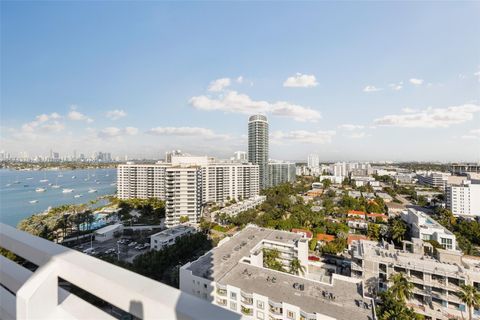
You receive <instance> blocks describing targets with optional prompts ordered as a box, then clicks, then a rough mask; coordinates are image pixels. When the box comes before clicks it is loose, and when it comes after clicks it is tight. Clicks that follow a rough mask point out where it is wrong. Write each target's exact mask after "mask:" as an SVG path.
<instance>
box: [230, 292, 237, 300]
mask: <svg viewBox="0 0 480 320" xmlns="http://www.w3.org/2000/svg"><path fill="white" fill-rule="evenodd" d="M230 298H232V299H233V300H237V293H236V292H230Z"/></svg>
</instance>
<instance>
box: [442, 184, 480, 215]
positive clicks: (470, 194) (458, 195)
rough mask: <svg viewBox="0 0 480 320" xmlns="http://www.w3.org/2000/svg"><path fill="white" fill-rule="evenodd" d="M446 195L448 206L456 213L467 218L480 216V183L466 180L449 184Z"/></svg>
mask: <svg viewBox="0 0 480 320" xmlns="http://www.w3.org/2000/svg"><path fill="white" fill-rule="evenodd" d="M445 195H446V197H445V198H446V204H447V208H448V209H449V210H451V211H452V213H453V214H454V215H456V216H461V217H466V218H475V217H479V216H480V184H472V183H470V182H465V183H462V184H459V185H448V186H447V188H446V190H445Z"/></svg>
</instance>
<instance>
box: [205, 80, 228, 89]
mask: <svg viewBox="0 0 480 320" xmlns="http://www.w3.org/2000/svg"><path fill="white" fill-rule="evenodd" d="M230 84H231V80H230V78H221V79H217V80H214V81H212V82H210V85H209V86H208V91H210V92H220V91H223V90H224V89H225V88H227V87H229V86H230Z"/></svg>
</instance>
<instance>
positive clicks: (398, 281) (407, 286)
mask: <svg viewBox="0 0 480 320" xmlns="http://www.w3.org/2000/svg"><path fill="white" fill-rule="evenodd" d="M390 282H392V286H391V291H392V294H393V296H394V297H395V298H396V299H397V300H400V301H403V302H406V301H407V300H408V299H410V297H411V296H412V294H413V287H414V286H413V283H411V282H410V281H409V280H408V278H407V277H406V276H405V274H403V273H401V272H399V273H395V274H393V275H392V276H390Z"/></svg>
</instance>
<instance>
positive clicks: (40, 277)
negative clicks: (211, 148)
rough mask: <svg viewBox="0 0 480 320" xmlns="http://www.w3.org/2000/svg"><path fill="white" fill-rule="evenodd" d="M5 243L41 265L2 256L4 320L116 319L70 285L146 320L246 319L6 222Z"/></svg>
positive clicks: (1, 237) (1, 232) (0, 229)
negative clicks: (68, 286)
mask: <svg viewBox="0 0 480 320" xmlns="http://www.w3.org/2000/svg"><path fill="white" fill-rule="evenodd" d="M0 243H1V246H2V248H4V249H7V250H9V251H11V252H13V253H14V254H16V255H17V256H19V257H21V258H23V259H26V260H28V261H29V262H31V263H32V264H34V265H36V266H38V268H36V269H35V271H31V270H29V269H27V268H25V267H24V266H22V265H20V264H17V263H16V262H14V261H12V260H10V259H7V258H6V257H4V256H0V265H1V268H0V315H1V318H2V319H115V317H113V316H112V314H110V313H108V312H107V310H111V308H106V309H104V310H102V309H100V308H97V307H96V306H94V305H92V304H90V303H89V302H87V301H85V300H83V299H81V298H80V297H79V296H77V295H75V294H73V293H70V292H69V291H68V290H66V289H64V288H62V287H60V286H59V282H62V283H65V282H68V283H70V284H72V285H74V286H77V287H79V288H81V289H82V290H83V291H85V292H87V293H88V294H90V295H93V296H95V297H97V298H99V299H102V300H103V301H104V302H105V303H106V304H107V305H110V306H111V307H112V308H118V309H120V310H122V311H124V312H126V313H127V314H130V315H132V316H134V317H136V318H140V319H159V318H162V319H166V318H167V319H240V318H241V315H238V314H235V313H232V312H230V311H228V310H226V309H223V308H221V307H218V306H215V305H213V304H210V303H209V302H206V301H204V300H201V299H199V298H196V297H194V296H192V295H189V294H186V293H183V292H181V291H179V290H177V289H175V288H173V287H170V286H167V285H164V284H162V283H160V282H156V281H153V280H151V279H148V278H146V277H143V276H141V275H139V274H136V273H133V272H131V271H128V270H126V269H122V268H120V267H117V266H115V265H112V264H109V263H106V262H104V261H102V260H99V259H96V258H93V257H90V256H88V255H85V254H82V253H80V252H77V251H75V250H72V249H68V248H66V247H63V246H60V245H57V244H55V243H52V242H50V241H47V240H45V239H41V238H38V237H35V236H32V235H30V234H28V233H25V232H22V231H19V230H17V229H15V228H12V227H10V226H7V225H4V224H0Z"/></svg>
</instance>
